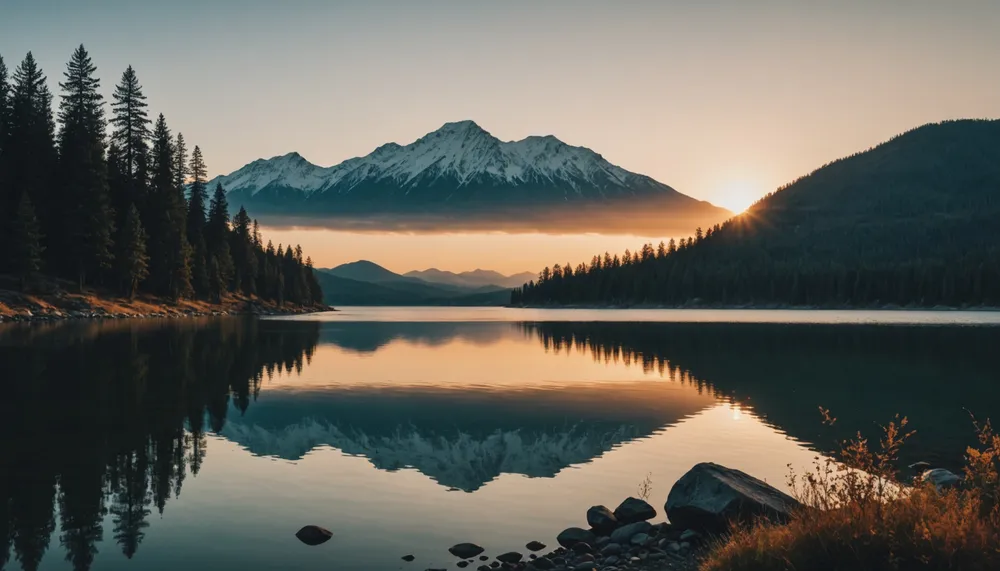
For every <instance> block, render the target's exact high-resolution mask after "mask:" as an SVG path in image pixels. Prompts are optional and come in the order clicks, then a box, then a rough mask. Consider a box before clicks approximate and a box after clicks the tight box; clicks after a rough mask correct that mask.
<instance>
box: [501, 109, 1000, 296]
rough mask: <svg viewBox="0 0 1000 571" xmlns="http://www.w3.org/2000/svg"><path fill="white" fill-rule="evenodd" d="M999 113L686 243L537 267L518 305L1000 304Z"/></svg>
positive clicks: (809, 183)
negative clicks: (538, 270) (537, 272)
mask: <svg viewBox="0 0 1000 571" xmlns="http://www.w3.org/2000/svg"><path fill="white" fill-rule="evenodd" d="M998 219H1000V121H953V122H946V123H941V124H935V125H927V126H924V127H920V128H918V129H915V130H913V131H910V132H909V133H905V134H903V135H900V136H899V137H897V138H895V139H893V140H891V141H889V142H887V143H884V144H882V145H879V146H878V147H876V148H874V149H871V150H869V151H866V152H863V153H859V154H857V155H854V156H851V157H848V158H845V159H842V160H839V161H836V162H834V163H831V164H829V165H827V166H825V167H823V168H821V169H819V170H817V171H815V172H814V173H812V174H810V175H808V176H805V177H803V178H801V179H799V180H797V181H795V182H793V183H791V184H789V185H787V186H786V187H783V188H781V189H779V190H778V191H776V192H774V193H772V194H770V195H768V196H766V197H764V198H762V199H761V200H760V201H758V202H757V203H756V204H754V205H753V206H752V207H750V209H749V210H747V212H745V213H744V214H741V215H739V216H737V217H735V218H732V219H730V220H729V221H727V222H725V223H724V224H721V225H716V226H714V227H712V228H709V229H707V230H705V231H702V229H698V230H696V231H695V235H694V236H693V237H690V238H683V239H681V240H680V241H679V242H678V241H674V240H670V241H669V242H668V243H660V244H659V246H658V247H657V246H653V245H652V244H646V245H645V246H643V247H642V248H641V249H640V250H637V251H635V252H631V251H628V250H626V251H625V253H624V255H621V256H619V255H617V254H616V255H611V254H609V253H605V254H604V255H598V256H594V257H593V258H592V259H591V260H589V261H587V262H584V263H581V264H577V265H576V266H574V265H572V264H566V265H559V264H557V265H555V266H553V267H552V268H545V269H544V270H542V272H541V274H540V276H539V279H538V280H537V281H535V282H530V283H528V284H526V285H525V286H524V287H522V288H521V289H519V290H516V291H515V292H514V293H513V294H512V296H511V303H512V304H514V305H521V304H529V305H540V304H654V305H667V306H681V305H685V304H688V303H692V302H695V303H697V304H702V305H723V306H726V305H753V304H762V305H766V304H784V305H791V306H824V307H826V306H839V307H843V306H866V307H871V306H877V305H889V304H893V305H898V306H924V307H932V306H938V305H943V306H988V307H997V306H1000V225H998V224H997V223H996V221H997V220H998Z"/></svg>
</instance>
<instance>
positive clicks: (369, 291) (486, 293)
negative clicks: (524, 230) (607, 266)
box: [316, 260, 535, 306]
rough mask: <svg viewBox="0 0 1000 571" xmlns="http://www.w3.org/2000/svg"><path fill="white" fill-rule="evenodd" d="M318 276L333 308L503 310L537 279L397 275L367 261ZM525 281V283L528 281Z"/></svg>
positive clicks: (424, 273)
mask: <svg viewBox="0 0 1000 571" xmlns="http://www.w3.org/2000/svg"><path fill="white" fill-rule="evenodd" d="M316 276H317V278H318V279H319V282H320V285H321V286H322V288H323V293H324V298H325V301H326V303H329V304H331V305H335V306H336V305H471V306H482V305H503V304H505V303H507V302H508V301H509V299H510V289H511V288H512V287H515V286H516V285H520V284H523V283H524V282H525V281H527V280H530V279H532V278H534V277H535V276H534V274H531V273H528V272H525V273H521V274H515V275H513V276H505V275H503V274H500V273H498V272H494V271H489V270H475V271H472V272H463V273H460V274H456V273H453V272H445V271H441V270H437V269H430V270H424V271H415V272H409V273H407V274H405V275H401V274H397V273H395V272H392V271H390V270H388V269H386V268H383V267H382V266H380V265H378V264H376V263H374V262H370V261H368V260H359V261H357V262H350V263H347V264H341V265H339V266H337V267H335V268H318V269H317V271H316ZM525 277H527V279H525Z"/></svg>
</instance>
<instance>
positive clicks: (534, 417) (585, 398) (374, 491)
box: [0, 308, 1000, 570]
mask: <svg viewBox="0 0 1000 571" xmlns="http://www.w3.org/2000/svg"><path fill="white" fill-rule="evenodd" d="M998 347H1000V313H989V312H906V311H892V312H840V311H700V310H699V311H693V310H691V311H668V310H626V311H619V310H509V309H499V308H497V309H449V308H438V309H434V308H419V309H409V308H391V309H390V308H384V309H380V308H364V309H360V308H357V309H355V308H346V309H345V310H343V311H340V312H336V313H328V314H321V315H313V316H301V317H295V318H281V319H271V320H247V319H241V318H225V319H206V320H193V319H192V320H149V321H128V322H125V321H121V322H91V323H62V324H54V325H40V324H35V325H30V326H29V325H14V324H9V325H3V326H0V376H2V388H3V398H2V399H0V428H2V430H0V463H2V464H0V563H2V564H0V568H4V569H26V570H34V569H81V570H82V569H122V570H138V569H143V570H147V569H157V570H158V569H163V570H176V569H213V570H229V569H233V570H235V569H282V570H284V569H308V570H315V569H357V570H369V569H370V570H376V569H416V570H422V569H426V568H427V567H449V568H451V567H453V566H454V563H455V560H454V559H453V558H452V557H451V556H450V555H448V553H447V551H446V549H447V548H448V547H449V546H451V545H453V544H454V543H457V542H460V541H474V542H477V543H479V544H481V545H483V546H485V547H486V548H487V549H488V551H487V553H489V554H497V553H501V552H503V551H508V550H522V551H523V545H524V544H525V543H526V542H527V541H530V540H540V541H542V542H545V543H548V544H549V545H554V544H555V541H554V536H555V534H556V533H558V532H559V531H560V530H561V529H563V528H565V527H567V526H571V525H581V524H583V523H584V522H585V520H584V513H585V511H586V509H587V508H588V507H589V506H591V505H593V504H598V503H603V504H607V505H609V506H611V507H614V506H615V505H617V503H618V502H619V501H620V500H622V499H624V498H625V497H626V496H628V495H634V494H635V493H636V489H637V487H638V485H639V483H640V482H641V481H642V480H643V478H645V477H646V476H647V475H648V476H649V478H650V480H651V481H652V492H651V494H650V498H649V499H650V502H651V503H652V504H653V505H654V506H656V507H657V508H658V509H660V510H661V511H662V505H663V503H664V501H665V500H666V496H667V493H668V491H669V489H670V486H671V485H672V484H673V483H674V481H675V480H676V479H677V478H679V477H680V476H681V475H682V474H683V473H684V472H685V471H686V470H687V469H688V468H690V467H691V466H692V465H693V464H695V463H697V462H701V461H714V462H718V463H721V464H725V465H727V466H731V467H734V468H739V469H742V470H744V471H747V472H749V473H751V474H753V475H756V476H757V477H759V478H762V479H765V480H767V481H768V482H771V483H772V484H774V485H778V486H784V485H785V484H784V483H785V479H786V476H787V473H788V469H787V465H789V464H791V465H792V466H794V467H796V468H797V469H799V470H804V469H808V468H809V466H810V465H811V463H812V462H813V459H814V458H815V457H816V456H817V455H818V454H826V453H829V452H830V451H831V450H833V449H834V448H835V443H836V442H837V440H838V439H840V438H843V437H845V436H848V435H850V434H853V433H854V432H855V431H857V430H861V431H863V432H865V433H866V434H873V433H874V430H875V429H876V427H877V425H878V423H884V422H887V421H888V420H890V419H891V418H892V416H893V415H894V414H896V413H901V414H904V415H908V416H909V418H910V420H911V423H912V427H913V428H915V429H916V430H917V431H918V432H917V435H916V436H915V437H914V439H913V440H912V442H911V444H910V446H909V449H908V450H907V452H906V458H904V462H909V461H915V460H917V459H925V460H930V461H932V462H937V463H941V464H943V465H946V466H958V465H959V464H960V462H961V456H962V452H963V449H964V446H965V445H966V444H967V443H971V442H972V436H973V434H972V426H971V422H970V419H969V414H970V412H971V413H973V414H975V415H976V416H977V417H980V418H985V417H988V416H993V417H995V418H997V417H1000V362H998V361H1000V359H998ZM819 406H823V407H826V408H829V409H831V410H832V412H833V414H834V415H835V416H837V417H838V418H839V420H838V422H837V423H836V424H835V425H834V426H833V427H825V426H823V425H822V424H821V422H820V417H819V414H818V411H817V407H819ZM660 519H662V515H661V516H660ZM305 524H317V525H321V526H324V527H327V528H329V529H330V530H332V531H333V533H334V538H333V539H332V540H331V541H329V542H327V543H326V544H324V545H321V546H318V547H307V546H305V545H303V544H302V543H300V542H299V541H298V540H297V539H296V538H295V537H294V532H295V531H296V530H298V529H299V528H300V527H301V526H303V525H305ZM3 526H5V527H3ZM405 554H413V555H415V556H416V561H415V562H413V563H404V562H402V561H400V557H401V556H402V555H405Z"/></svg>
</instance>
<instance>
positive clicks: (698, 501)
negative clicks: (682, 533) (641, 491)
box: [664, 462, 800, 533]
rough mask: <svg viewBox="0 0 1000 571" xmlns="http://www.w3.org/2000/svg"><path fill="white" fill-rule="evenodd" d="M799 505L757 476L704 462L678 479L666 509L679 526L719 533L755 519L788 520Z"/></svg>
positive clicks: (672, 521)
mask: <svg viewBox="0 0 1000 571" xmlns="http://www.w3.org/2000/svg"><path fill="white" fill-rule="evenodd" d="M799 505H800V504H799V502H798V501H797V500H796V499H795V498H793V497H791V496H789V495H788V494H786V493H784V492H781V491H779V490H777V489H775V488H774V487H772V486H769V485H768V484H766V483H764V482H762V481H760V480H758V479H757V478H754V477H753V476H750V475H748V474H745V473H743V472H741V471H739V470H733V469H732V468H726V467H725V466H720V465H718V464H713V463H711V462H704V463H701V464H698V465H696V466H695V467H694V468H691V470H689V471H688V473H687V474H684V475H683V476H682V477H681V479H680V480H677V483H676V484H674V487H673V488H671V489H670V494H669V495H668V496H667V503H666V505H665V506H664V509H665V510H666V512H667V517H668V518H669V519H670V522H671V523H672V524H674V525H675V526H677V527H680V528H682V529H695V530H700V531H708V532H712V533H717V532H721V531H725V529H726V528H727V527H729V526H730V525H731V524H732V523H734V522H740V523H747V522H750V521H752V520H754V519H755V518H761V517H762V518H766V519H769V520H771V521H775V522H784V521H788V518H789V517H790V515H791V513H792V511H793V510H794V509H796V508H797V507H799Z"/></svg>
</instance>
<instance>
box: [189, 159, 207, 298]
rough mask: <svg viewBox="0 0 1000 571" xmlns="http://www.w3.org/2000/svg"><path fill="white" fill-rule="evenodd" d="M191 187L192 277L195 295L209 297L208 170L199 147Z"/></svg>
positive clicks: (191, 169) (192, 164)
mask: <svg viewBox="0 0 1000 571" xmlns="http://www.w3.org/2000/svg"><path fill="white" fill-rule="evenodd" d="M190 174H191V186H190V189H189V193H190V196H189V198H188V212H187V236H188V242H189V243H190V244H191V277H192V280H193V285H194V290H195V293H197V294H198V295H201V296H204V295H208V294H209V293H210V292H209V289H210V285H209V281H210V280H209V275H208V254H207V251H206V249H207V246H206V242H205V199H206V197H207V192H206V187H205V177H206V176H207V175H208V170H207V168H206V167H205V159H204V157H202V154H201V149H200V148H198V146H197V145H195V147H194V152H192V153H191V168H190Z"/></svg>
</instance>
